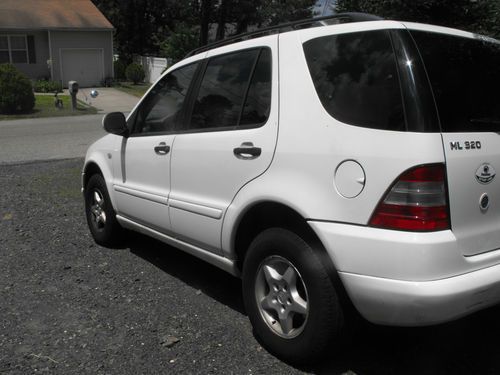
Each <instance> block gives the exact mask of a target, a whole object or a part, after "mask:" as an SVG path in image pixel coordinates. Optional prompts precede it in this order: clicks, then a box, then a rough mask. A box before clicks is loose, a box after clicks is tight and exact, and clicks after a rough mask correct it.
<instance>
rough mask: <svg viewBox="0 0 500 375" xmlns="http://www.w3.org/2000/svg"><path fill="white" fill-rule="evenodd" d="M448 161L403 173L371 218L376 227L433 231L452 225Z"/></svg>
mask: <svg viewBox="0 0 500 375" xmlns="http://www.w3.org/2000/svg"><path fill="white" fill-rule="evenodd" d="M447 196H448V195H447V193H446V179H445V166H444V164H433V165H423V166H418V167H415V168H412V169H410V170H408V171H406V172H405V173H403V174H402V175H401V176H400V177H399V178H398V179H397V180H396V182H395V184H394V185H393V187H392V188H391V190H389V192H388V193H387V194H386V196H385V197H384V199H383V200H382V201H381V202H380V203H379V205H378V206H377V208H376V209H375V212H374V213H373V215H372V217H371V219H370V225H371V226H373V227H379V228H385V229H396V230H406V231H418V232H431V231H438V230H444V229H449V228H450V220H449V214H448V198H447Z"/></svg>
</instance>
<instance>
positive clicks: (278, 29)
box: [186, 12, 383, 57]
mask: <svg viewBox="0 0 500 375" xmlns="http://www.w3.org/2000/svg"><path fill="white" fill-rule="evenodd" d="M381 20H383V18H381V17H378V16H375V15H373V14H368V13H357V12H347V13H338V14H335V15H333V16H325V17H317V18H311V19H306V20H300V21H294V22H287V23H282V24H279V25H276V26H269V27H265V28H262V29H258V30H255V31H250V32H247V33H243V34H238V35H235V36H232V37H229V38H227V39H223V40H219V41H217V42H214V43H209V44H207V45H204V46H202V47H199V48H196V49H194V50H192V51H191V52H189V53H188V54H187V55H186V57H190V56H193V55H196V54H197V53H200V52H205V51H209V50H211V49H214V48H217V47H222V46H225V45H228V44H233V43H236V42H240V41H243V40H248V39H254V38H259V37H262V36H266V35H272V34H280V33H285V32H288V31H294V30H300V29H308V28H311V27H318V26H327V25H336V24H341V23H351V22H365V21H381Z"/></svg>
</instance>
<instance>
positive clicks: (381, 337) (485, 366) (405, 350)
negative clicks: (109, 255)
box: [128, 234, 500, 375]
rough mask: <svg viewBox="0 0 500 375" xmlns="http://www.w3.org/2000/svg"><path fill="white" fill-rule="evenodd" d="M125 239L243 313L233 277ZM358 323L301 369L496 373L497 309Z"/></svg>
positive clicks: (499, 364)
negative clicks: (442, 318) (440, 319)
mask: <svg viewBox="0 0 500 375" xmlns="http://www.w3.org/2000/svg"><path fill="white" fill-rule="evenodd" d="M128 243H129V247H130V250H131V252H132V253H133V254H135V255H137V256H139V257H141V258H142V259H144V260H146V261H148V262H150V263H151V264H153V265H155V266H156V267H158V268H160V269H161V270H163V271H164V272H166V273H168V274H169V275H171V276H173V277H175V278H177V279H179V280H181V281H183V282H184V283H186V284H188V285H190V286H191V287H193V288H196V289H199V290H201V291H202V292H203V293H204V294H206V295H208V296H210V297H211V298H213V299H215V300H217V301H218V302H220V303H222V304H224V305H226V306H228V307H230V308H231V309H233V310H235V311H238V312H239V313H241V314H245V310H244V306H243V299H242V295H241V281H240V280H239V279H237V278H235V277H233V276H231V275H229V274H227V273H226V272H224V271H222V270H219V269H218V268H216V267H214V266H211V265H210V264H208V263H206V262H204V261H201V260H199V259H197V258H195V257H193V256H191V255H189V254H186V253H184V252H182V251H180V250H178V249H176V248H173V247H171V246H168V245H166V244H164V243H162V242H159V241H156V240H154V239H151V238H149V237H146V236H142V235H140V234H133V235H132V236H131V238H130V240H129V242H128ZM358 324H359V326H358V327H356V328H355V330H354V333H353V335H352V337H350V338H349V340H347V341H346V342H345V343H340V345H339V348H337V349H335V348H333V347H332V349H331V353H330V354H329V355H328V356H327V358H326V359H325V361H323V362H322V363H316V364H312V365H310V366H306V367H302V368H301V369H302V370H304V371H307V372H312V373H316V374H370V375H371V374H384V375H386V374H419V375H420V374H498V373H500V360H499V357H498V352H499V350H500V307H493V308H490V309H487V310H485V311H481V312H478V313H476V314H473V315H472V316H469V317H466V318H463V319H460V320H458V321H455V322H451V323H447V324H442V325H438V326H433V327H417V328H394V327H382V326H375V325H372V324H369V323H367V322H364V321H362V322H358Z"/></svg>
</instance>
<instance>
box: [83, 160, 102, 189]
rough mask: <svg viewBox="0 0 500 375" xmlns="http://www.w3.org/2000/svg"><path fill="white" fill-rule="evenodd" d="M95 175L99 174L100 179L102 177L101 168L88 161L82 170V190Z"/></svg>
mask: <svg viewBox="0 0 500 375" xmlns="http://www.w3.org/2000/svg"><path fill="white" fill-rule="evenodd" d="M95 174H99V175H101V176H102V177H104V175H103V173H102V171H101V168H100V167H99V166H98V165H97V163H96V162H94V161H89V162H88V163H87V164H85V167H84V168H83V181H82V187H83V188H84V189H85V188H86V186H87V184H88V182H89V179H90V177H92V176H93V175H95Z"/></svg>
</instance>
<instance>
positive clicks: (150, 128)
mask: <svg viewBox="0 0 500 375" xmlns="http://www.w3.org/2000/svg"><path fill="white" fill-rule="evenodd" d="M197 67H198V63H194V64H190V65H187V66H184V67H181V68H179V69H177V70H175V71H173V72H170V73H169V74H167V75H166V76H164V77H163V78H162V79H161V80H160V81H159V82H158V83H157V84H156V85H155V86H154V87H153V88H152V89H151V90H150V92H149V93H148V94H147V96H146V97H145V98H144V99H143V101H142V102H141V103H140V105H139V106H138V108H137V109H136V110H135V111H134V113H133V114H132V116H130V118H129V122H130V123H131V124H130V125H131V129H132V131H131V135H130V136H129V137H128V138H123V140H122V143H121V150H120V160H119V165H116V166H115V172H116V173H115V174H116V175H117V179H116V180H115V182H114V186H113V187H114V191H115V197H116V206H117V207H116V209H117V212H118V214H119V215H121V216H124V217H126V218H128V219H131V220H133V221H135V222H137V223H139V224H143V225H146V226H148V227H150V228H153V229H156V230H159V231H162V232H166V233H168V232H169V231H170V220H169V216H168V195H169V192H170V161H171V155H172V154H171V149H172V143H173V141H174V137H175V135H174V130H175V127H176V124H177V123H178V122H179V121H181V120H182V116H183V110H184V105H185V103H184V102H185V100H184V99H185V97H186V93H187V91H188V89H189V86H190V84H191V81H192V79H193V77H194V75H195V72H196V69H197Z"/></svg>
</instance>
